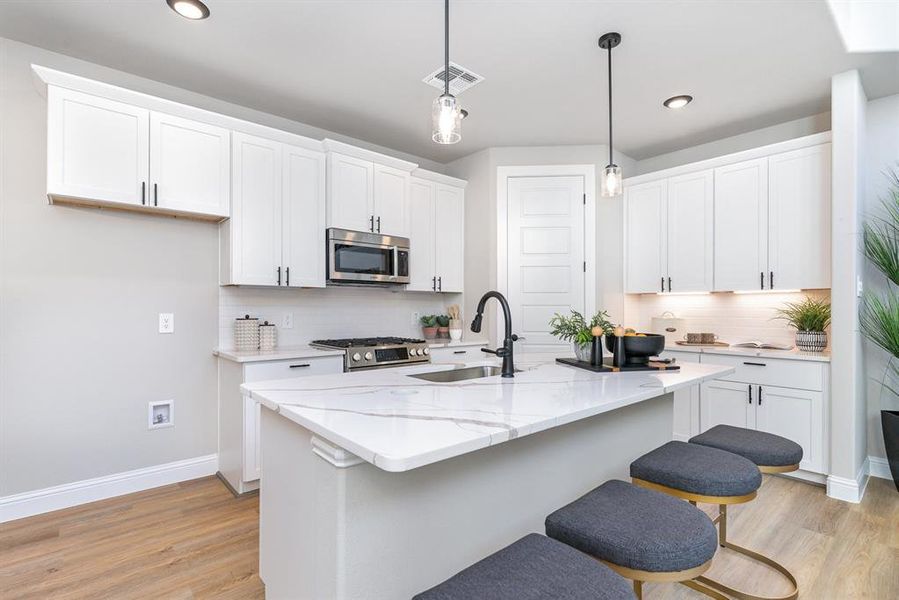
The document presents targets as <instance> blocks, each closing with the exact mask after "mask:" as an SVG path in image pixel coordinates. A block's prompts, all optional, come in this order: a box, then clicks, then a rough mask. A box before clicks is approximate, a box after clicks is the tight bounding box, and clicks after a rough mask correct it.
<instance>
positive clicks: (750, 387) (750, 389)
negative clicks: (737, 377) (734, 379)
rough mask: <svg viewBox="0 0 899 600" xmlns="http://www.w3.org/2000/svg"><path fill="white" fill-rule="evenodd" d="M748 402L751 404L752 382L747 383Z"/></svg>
mask: <svg viewBox="0 0 899 600" xmlns="http://www.w3.org/2000/svg"><path fill="white" fill-rule="evenodd" d="M749 403H750V404H752V384H751V383H750V384H749Z"/></svg>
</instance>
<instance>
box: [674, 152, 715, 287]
mask: <svg viewBox="0 0 899 600" xmlns="http://www.w3.org/2000/svg"><path fill="white" fill-rule="evenodd" d="M713 180H714V177H713V172H712V170H711V169H709V170H706V171H699V172H698V173H689V174H687V175H679V176H677V177H672V178H670V179H669V180H668V203H667V209H666V215H667V224H668V227H667V237H668V274H667V279H666V282H665V283H667V284H668V285H667V286H666V288H665V289H666V290H667V291H669V292H708V291H711V289H712V271H713V261H712V243H713V237H712V214H713V209H712V193H713V191H714V190H713V188H714V186H713Z"/></svg>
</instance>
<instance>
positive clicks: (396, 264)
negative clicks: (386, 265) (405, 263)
mask: <svg viewBox="0 0 899 600" xmlns="http://www.w3.org/2000/svg"><path fill="white" fill-rule="evenodd" d="M399 276H400V248H399V246H394V247H393V278H394V279H396V278H397V277H399Z"/></svg>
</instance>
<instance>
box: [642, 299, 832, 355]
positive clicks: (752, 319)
mask: <svg viewBox="0 0 899 600" xmlns="http://www.w3.org/2000/svg"><path fill="white" fill-rule="evenodd" d="M806 296H811V297H814V298H824V299H826V300H830V292H829V291H828V290H812V291H805V292H791V293H763V294H730V293H716V294H696V295H693V294H689V295H676V294H675V295H655V294H646V295H640V296H632V297H630V298H629V302H628V311H627V318H628V319H629V321H630V322H629V323H628V324H629V325H630V326H633V327H636V328H637V329H638V330H644V331H647V330H649V328H650V326H651V325H652V317H657V316H660V315H661V314H662V313H663V312H665V311H671V312H673V313H674V314H675V316H677V317H681V318H684V319H686V326H687V330H688V331H692V332H697V333H701V332H712V333H716V334H718V337H719V338H720V339H721V341H724V342H728V343H730V344H735V343H739V342H745V341H749V340H760V341H762V342H775V343H782V344H794V343H795V341H794V337H795V330H794V329H792V328H790V327H788V326H787V324H786V322H784V321H782V320H780V319H777V318H776V317H777V309H778V308H780V307H782V306H783V305H784V304H785V303H786V302H799V301H801V300H803V299H804V298H805V297H806Z"/></svg>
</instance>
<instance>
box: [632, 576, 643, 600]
mask: <svg viewBox="0 0 899 600" xmlns="http://www.w3.org/2000/svg"><path fill="white" fill-rule="evenodd" d="M634 594H636V595H637V600H643V582H642V581H637V580H636V579H635V580H634Z"/></svg>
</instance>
